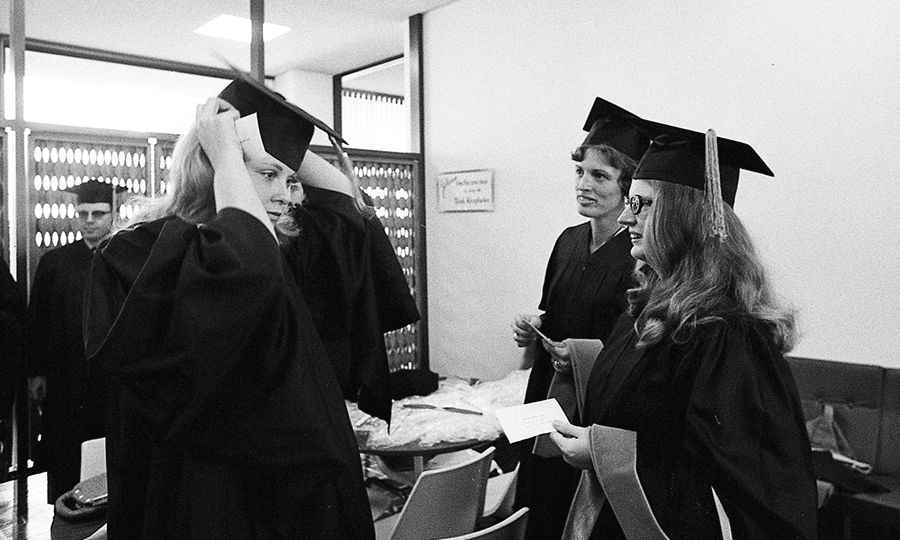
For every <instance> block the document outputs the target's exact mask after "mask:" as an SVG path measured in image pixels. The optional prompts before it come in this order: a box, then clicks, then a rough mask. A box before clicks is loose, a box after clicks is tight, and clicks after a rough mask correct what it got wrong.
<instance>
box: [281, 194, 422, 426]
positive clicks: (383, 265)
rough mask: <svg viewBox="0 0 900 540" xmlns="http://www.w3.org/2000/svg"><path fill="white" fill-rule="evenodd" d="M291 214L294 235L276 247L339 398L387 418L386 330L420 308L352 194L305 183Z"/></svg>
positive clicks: (374, 222) (380, 233) (379, 229)
mask: <svg viewBox="0 0 900 540" xmlns="http://www.w3.org/2000/svg"><path fill="white" fill-rule="evenodd" d="M304 189H305V192H306V198H305V200H304V203H303V205H302V206H301V207H299V208H297V209H296V210H295V212H294V219H295V222H296V223H297V225H298V227H299V234H298V235H297V236H295V237H292V238H290V239H288V240H287V241H286V242H284V244H283V246H282V251H283V253H284V257H285V260H286V261H287V264H288V265H289V266H290V267H291V268H292V269H293V272H294V275H295V277H296V279H297V285H298V286H299V288H300V290H301V291H302V293H303V297H304V299H305V300H306V303H307V304H308V306H309V310H310V313H311V315H312V318H313V320H314V321H315V324H316V328H317V329H318V331H319V335H320V336H321V337H322V341H323V343H324V345H325V350H326V352H327V353H328V357H329V359H330V361H331V364H332V367H333V368H334V371H335V375H337V378H338V382H339V383H340V385H341V389H342V392H343V395H344V398H345V399H348V400H350V401H354V402H359V407H360V409H361V410H363V411H365V412H367V413H369V414H372V415H374V416H378V417H379V418H382V419H384V420H386V421H388V422H389V421H390V414H391V395H390V386H389V383H388V374H389V372H390V369H389V365H388V358H387V349H386V347H385V343H384V333H385V332H388V331H391V330H396V329H399V328H402V327H404V326H406V325H407V324H411V323H413V322H415V321H417V320H418V319H419V312H418V309H417V308H416V304H415V301H414V300H413V298H412V295H411V294H410V290H409V285H408V284H407V282H406V278H405V277H404V275H403V271H402V269H401V268H400V263H399V262H398V261H397V257H396V254H395V253H394V249H393V246H391V243H390V239H389V238H388V237H387V236H386V235H385V233H384V227H383V225H382V224H381V222H380V221H379V220H378V218H376V217H370V218H365V217H363V215H362V214H360V212H359V211H358V210H357V209H356V206H355V201H354V199H353V198H351V197H349V196H347V195H345V194H342V193H339V192H336V191H330V190H327V189H320V188H315V187H310V186H307V187H305V188H304Z"/></svg>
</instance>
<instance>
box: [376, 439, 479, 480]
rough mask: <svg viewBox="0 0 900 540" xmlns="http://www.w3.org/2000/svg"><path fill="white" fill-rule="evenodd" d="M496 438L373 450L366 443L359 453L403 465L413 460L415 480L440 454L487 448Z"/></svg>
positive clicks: (412, 443)
mask: <svg viewBox="0 0 900 540" xmlns="http://www.w3.org/2000/svg"><path fill="white" fill-rule="evenodd" d="M496 440H497V439H496V438H491V439H481V438H474V439H467V440H464V441H453V442H440V443H437V444H428V445H421V444H419V443H416V442H411V443H404V444H400V445H397V446H388V447H384V446H382V447H377V448H372V447H368V446H366V444H365V443H364V442H360V444H359V452H360V453H361V454H368V455H371V456H378V457H381V458H387V459H386V461H391V460H394V463H398V464H401V465H402V460H403V459H404V458H411V459H412V466H413V467H412V468H413V472H414V476H413V480H415V479H416V478H418V477H419V475H420V474H422V472H423V471H424V470H425V463H426V462H427V461H428V460H430V459H431V458H433V457H434V456H436V455H438V454H448V453H451V452H459V451H462V450H469V449H478V448H479V447H481V448H487V447H488V446H489V445H490V444H492V443H494V442H496Z"/></svg>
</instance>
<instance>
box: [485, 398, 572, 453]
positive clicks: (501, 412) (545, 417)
mask: <svg viewBox="0 0 900 540" xmlns="http://www.w3.org/2000/svg"><path fill="white" fill-rule="evenodd" d="M494 413H495V414H496V415H497V420H499V421H500V427H501V428H503V433H505V434H506V438H507V439H509V442H511V443H514V442H517V441H521V440H524V439H528V438H530V437H534V436H537V435H540V434H542V433H551V432H553V431H555V430H554V429H553V425H552V422H553V421H554V420H559V421H560V422H566V423H568V422H569V419H568V418H566V413H564V412H563V410H562V407H560V406H559V402H558V401H556V398H550V399H545V400H544V401H536V402H534V403H526V404H525V405H516V406H515V407H506V408H505V409H497V410H496V411H494Z"/></svg>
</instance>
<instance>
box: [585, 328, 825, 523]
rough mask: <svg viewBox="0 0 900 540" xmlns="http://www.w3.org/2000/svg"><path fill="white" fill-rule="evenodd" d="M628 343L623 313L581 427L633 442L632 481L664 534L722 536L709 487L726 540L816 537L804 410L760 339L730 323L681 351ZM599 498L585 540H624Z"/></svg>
mask: <svg viewBox="0 0 900 540" xmlns="http://www.w3.org/2000/svg"><path fill="white" fill-rule="evenodd" d="M636 339H637V338H636V333H635V331H634V319H633V318H631V317H630V316H628V315H627V314H623V315H622V317H621V319H620V320H619V322H618V323H617V325H616V328H615V330H614V331H613V334H612V335H611V336H610V338H609V340H608V341H607V343H606V346H605V347H604V349H603V351H602V352H601V353H600V355H599V356H598V358H597V362H596V363H595V365H594V369H593V372H592V373H591V376H590V378H589V382H588V388H587V397H586V406H585V418H586V424H585V425H591V424H598V425H601V426H609V427H612V428H619V429H623V430H629V431H633V432H636V434H637V435H636V437H637V439H636V460H637V461H636V470H637V477H638V479H639V481H640V486H641V488H642V489H643V491H644V493H645V495H646V499H647V501H648V502H649V506H650V509H651V510H652V512H653V515H654V516H655V518H656V520H657V522H658V523H659V525H660V527H661V528H662V530H663V532H665V533H666V534H667V535H668V537H669V538H672V539H673V540H674V539H688V538H691V539H715V538H721V528H720V523H719V518H718V514H717V512H716V508H715V503H714V499H713V495H712V489H715V493H716V494H717V495H718V497H719V499H720V500H721V503H722V506H723V508H724V510H725V513H726V515H727V516H728V520H729V521H730V526H731V531H732V534H733V537H734V538H736V539H764V538H772V539H776V538H777V539H791V538H803V539H809V538H815V536H816V503H817V499H816V483H815V477H814V474H813V468H812V462H811V456H810V445H809V439H808V437H807V433H806V426H805V423H804V421H803V411H802V408H801V405H800V399H799V396H798V394H797V386H796V384H795V382H794V379H793V376H792V375H791V371H790V368H789V366H788V364H787V362H786V361H785V359H784V357H783V356H782V354H781V352H780V351H779V350H778V349H777V348H776V347H775V345H774V344H773V341H772V338H771V335H770V333H769V331H768V329H767V328H766V327H765V326H764V325H763V324H762V323H760V322H759V321H756V320H752V319H749V318H746V317H739V316H734V317H729V318H727V319H726V320H720V321H717V322H714V323H709V324H706V325H704V326H703V327H702V328H699V329H697V330H696V331H695V333H694V335H693V337H692V338H691V339H690V340H688V341H687V342H685V343H675V342H673V341H672V340H671V339H669V338H666V339H665V340H664V341H662V342H660V343H658V344H656V345H654V346H652V347H649V348H647V349H646V350H642V351H639V350H637V349H636V348H635V345H636ZM592 444H595V445H600V446H603V441H602V440H596V441H593V443H592ZM593 450H597V451H600V449H599V448H596V449H593ZM603 451H607V452H608V451H610V450H609V449H608V448H606V449H603ZM595 455H597V454H595ZM609 496H610V502H612V504H605V505H604V506H603V507H602V510H601V512H600V515H599V519H598V520H597V522H596V526H595V527H594V529H593V534H592V535H591V538H598V539H599V538H603V539H615V538H624V535H623V533H622V529H621V527H620V525H619V521H618V520H617V518H616V514H615V512H614V510H613V508H614V507H615V505H616V501H613V500H612V495H609ZM631 500H632V501H633V500H637V498H633V499H631ZM620 503H621V501H620ZM629 504H632V503H631V502H629Z"/></svg>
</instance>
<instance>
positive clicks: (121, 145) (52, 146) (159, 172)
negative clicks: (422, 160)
mask: <svg viewBox="0 0 900 540" xmlns="http://www.w3.org/2000/svg"><path fill="white" fill-rule="evenodd" d="M174 144H175V141H174V139H171V140H156V139H150V140H149V141H148V140H147V139H128V138H112V139H108V140H98V139H96V138H91V137H89V136H78V135H70V134H56V133H54V134H46V133H41V134H33V136H32V137H31V140H30V148H29V150H30V160H31V164H30V166H29V174H30V176H31V180H30V184H31V185H30V186H29V190H31V191H30V192H31V197H30V198H31V201H30V207H31V211H30V212H33V213H31V214H30V215H32V216H34V219H33V220H31V219H29V221H28V227H29V231H28V237H29V239H30V242H32V245H31V271H32V274H33V272H34V269H35V268H36V267H37V261H38V260H39V259H40V257H41V255H43V254H44V253H46V252H47V251H48V250H49V249H52V248H54V247H57V246H62V245H66V244H68V243H71V242H74V241H76V240H78V239H80V238H81V236H80V233H79V232H78V228H77V223H76V221H75V197H74V195H72V194H70V193H67V192H65V191H63V189H65V188H66V187H69V186H74V185H76V184H80V183H81V182H83V181H85V180H87V179H90V178H96V179H97V180H100V181H103V182H108V183H110V184H112V185H119V186H125V188H126V191H125V192H123V193H121V194H120V195H117V197H118V198H117V200H116V203H117V206H118V208H117V211H116V216H117V218H118V219H125V218H127V217H129V216H130V212H131V211H132V209H131V206H130V205H129V204H128V203H127V198H128V197H129V196H131V195H134V194H140V195H147V196H150V195H157V194H162V193H165V191H166V182H167V177H168V172H169V169H170V168H171V164H172V158H171V156H172V149H173V147H174ZM315 150H316V152H317V153H319V154H321V155H324V156H325V157H326V158H328V159H330V160H331V161H334V154H333V152H332V151H331V149H330V148H316V149H315ZM352 154H353V158H354V160H355V172H356V175H357V176H358V177H359V179H360V183H361V185H362V188H363V189H364V190H365V191H366V193H367V194H368V195H369V196H370V197H371V198H372V201H373V203H374V205H375V212H376V215H377V216H378V218H379V219H381V221H382V223H384V226H385V232H386V233H387V235H388V238H390V239H391V243H392V244H393V246H394V250H395V252H396V253H397V258H398V260H399V261H400V265H401V267H402V268H403V272H404V274H405V275H406V279H407V282H408V283H409V287H410V290H411V291H412V293H413V296H414V297H417V295H418V287H417V282H416V280H417V277H418V276H417V275H416V269H417V259H416V251H415V249H416V230H417V229H416V208H417V206H416V205H417V203H416V196H417V194H416V189H417V188H416V186H417V178H418V174H419V167H418V161H417V160H416V159H415V156H412V155H409V154H393V153H386V152H371V151H360V150H353V151H352ZM30 282H31V281H30V280H29V284H30ZM420 305H421V302H420ZM418 332H419V323H415V324H411V325H409V326H407V327H405V328H402V329H400V330H397V331H394V332H390V333H388V334H387V335H386V336H385V344H386V346H387V349H388V358H389V361H390V365H391V369H392V370H398V369H411V368H416V367H421V364H422V363H423V360H422V357H421V355H420V354H419V347H422V346H423V345H422V344H421V343H420V340H419V335H418Z"/></svg>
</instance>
